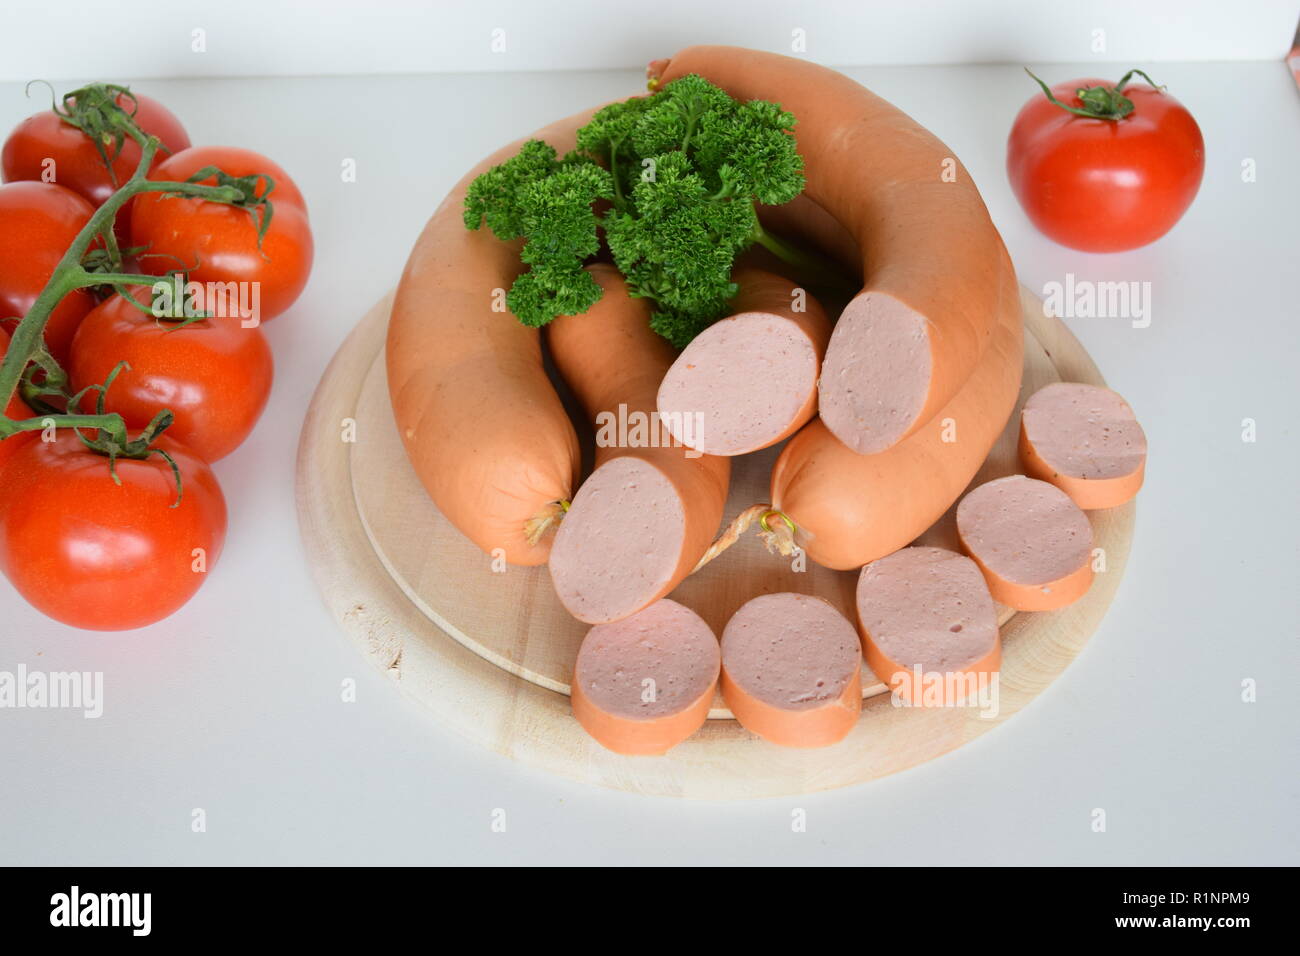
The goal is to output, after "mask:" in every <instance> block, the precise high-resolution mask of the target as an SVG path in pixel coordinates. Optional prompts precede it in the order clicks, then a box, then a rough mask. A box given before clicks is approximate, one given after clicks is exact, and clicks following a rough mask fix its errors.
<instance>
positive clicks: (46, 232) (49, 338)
mask: <svg viewBox="0 0 1300 956" xmlns="http://www.w3.org/2000/svg"><path fill="white" fill-rule="evenodd" d="M94 214H95V208H94V207H93V206H92V205H91V204H90V203H88V202H87V201H86V200H85V199H83V198H81V197H80V196H78V195H77V194H76V193H74V192H73V191H72V190H70V189H64V188H63V187H62V186H56V185H55V184H53V183H29V182H18V183H7V184H6V185H4V186H0V321H2V322H4V327H5V328H7V329H9V330H10V331H12V330H13V328H14V327H15V326H16V325H17V324H18V322H17V320H19V319H21V318H22V317H23V316H24V315H26V314H27V311H28V310H29V309H30V308H31V307H32V304H33V303H34V302H35V301H36V299H37V297H38V296H39V295H40V294H41V291H42V290H43V289H44V288H45V284H46V283H47V282H49V281H50V276H52V275H54V268H55V266H57V265H58V264H59V260H60V259H62V258H63V254H64V253H65V252H67V251H68V246H70V245H72V241H73V240H74V239H76V238H77V233H79V232H80V231H81V228H82V227H83V226H84V225H85V224H86V223H87V222H89V221H90V217H91V216H93V215H94ZM94 304H95V299H94V297H93V296H91V294H90V293H89V292H87V291H85V290H84V289H77V290H75V291H73V292H70V293H69V294H68V295H66V296H64V298H63V301H62V302H60V303H59V304H58V305H57V306H55V308H54V311H53V313H51V315H50V320H49V324H48V325H46V326H45V343H46V346H47V347H48V348H49V350H50V354H51V355H53V356H54V357H55V358H56V359H58V360H59V362H60V363H62V362H65V361H66V360H67V357H68V347H69V346H70V345H71V344H72V336H73V335H74V334H75V333H76V331H77V326H78V325H79V324H80V323H81V320H82V318H83V317H84V316H85V315H86V313H87V312H89V311H90V310H91V308H92V307H93V306H94Z"/></svg>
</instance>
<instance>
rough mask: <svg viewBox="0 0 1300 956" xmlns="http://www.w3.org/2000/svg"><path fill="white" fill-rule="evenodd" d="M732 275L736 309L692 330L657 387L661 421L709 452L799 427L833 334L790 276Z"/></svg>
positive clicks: (732, 450) (769, 440)
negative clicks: (691, 337) (692, 334)
mask: <svg viewBox="0 0 1300 956" xmlns="http://www.w3.org/2000/svg"><path fill="white" fill-rule="evenodd" d="M734 279H735V281H736V283H737V284H738V285H739V286H740V292H739V293H737V296H736V300H735V303H734V308H735V310H736V311H735V312H734V313H733V314H732V315H731V316H730V317H729V318H726V319H722V320H721V321H719V322H715V323H714V324H713V325H711V326H709V327H708V328H707V329H705V330H704V331H703V332H701V333H700V334H699V335H697V336H696V337H695V339H694V340H693V341H692V342H691V344H690V345H688V346H686V349H685V350H684V351H683V352H682V354H681V355H680V356H678V357H677V360H676V361H675V362H674V363H673V365H672V368H670V369H669V370H668V374H667V375H665V376H664V380H663V382H662V383H661V384H660V386H659V396H658V405H659V414H660V416H661V417H662V418H663V421H664V425H665V427H666V428H667V429H668V430H669V431H670V432H671V433H672V435H673V437H674V438H676V439H677V440H678V441H680V442H681V443H682V444H684V445H687V446H688V447H690V448H694V449H695V450H696V451H702V452H706V453H707V454H710V455H728V456H730V455H743V454H746V453H748V452H751V451H758V450H759V449H761V448H767V447H768V446H769V445H775V444H776V443H777V442H779V441H782V440H783V439H785V438H788V437H789V436H790V435H793V434H794V433H795V432H796V431H798V430H799V429H800V428H801V427H803V425H804V423H805V422H807V421H808V419H810V418H812V416H813V415H814V413H815V412H816V411H817V376H818V374H819V372H820V369H821V360H822V355H823V354H824V353H825V352H826V342H827V340H828V339H829V338H830V335H831V323H830V319H828V318H827V317H826V313H825V312H824V311H823V310H822V307H821V306H820V305H819V304H818V303H817V301H816V300H815V299H813V298H812V297H811V296H809V295H808V294H807V293H806V292H803V291H802V290H800V289H799V288H798V287H797V286H796V285H795V284H794V283H793V282H790V281H789V280H787V279H783V278H781V277H780V276H775V275H772V274H771V273H770V272H763V271H762V270H759V269H741V270H737V272H736V274H735V276H734ZM796 307H799V311H796V310H795V308H796Z"/></svg>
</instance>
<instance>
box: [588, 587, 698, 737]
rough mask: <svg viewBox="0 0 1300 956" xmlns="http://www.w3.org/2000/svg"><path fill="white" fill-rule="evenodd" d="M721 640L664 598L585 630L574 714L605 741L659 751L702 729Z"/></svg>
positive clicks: (691, 614) (693, 615)
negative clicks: (621, 617) (634, 611)
mask: <svg viewBox="0 0 1300 956" xmlns="http://www.w3.org/2000/svg"><path fill="white" fill-rule="evenodd" d="M719 660H720V655H719V650H718V639H717V638H716V637H715V636H714V634H713V631H712V630H710V628H709V625H707V624H706V623H704V620H703V619H702V618H701V617H700V616H699V615H698V614H696V613H695V612H694V611H692V610H691V609H690V608H687V607H683V606H682V605H680V604H678V603H677V602H676V601H669V600H667V599H666V598H665V599H664V600H662V601H656V602H655V603H654V604H652V605H650V606H649V607H648V608H646V609H645V610H643V611H641V612H639V613H637V614H634V615H632V616H631V617H627V618H624V619H623V620H621V621H616V622H614V623H612V624H598V625H596V626H595V627H593V628H592V629H591V630H590V631H588V632H587V636H586V637H585V638H584V639H583V641H582V647H581V648H580V649H579V650H578V660H577V664H576V665H575V666H574V671H573V689H572V699H573V716H574V717H576V718H577V719H578V722H579V723H580V724H582V727H583V729H584V730H586V731H587V733H589V734H591V736H592V737H594V738H595V739H596V740H597V741H598V742H599V743H600V744H601V745H602V746H603V747H605V748H607V749H609V750H612V751H614V752H615V753H621V754H662V753H664V752H666V751H667V750H669V749H671V748H672V747H675V746H676V745H677V744H679V743H681V742H682V741H683V740H685V739H686V738H687V737H689V736H690V735H691V734H693V733H695V731H697V730H699V728H700V726H701V725H703V723H704V721H705V720H706V719H707V718H708V716H709V707H710V705H711V704H712V702H713V693H714V690H715V688H716V686H717V682H718V667H719Z"/></svg>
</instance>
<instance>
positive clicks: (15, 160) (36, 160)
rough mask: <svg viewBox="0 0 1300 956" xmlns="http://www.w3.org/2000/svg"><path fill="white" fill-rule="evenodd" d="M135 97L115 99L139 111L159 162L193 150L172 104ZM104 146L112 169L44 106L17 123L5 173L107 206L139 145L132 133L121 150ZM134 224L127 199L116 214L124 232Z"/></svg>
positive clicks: (0, 154) (9, 178)
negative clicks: (52, 185) (156, 146)
mask: <svg viewBox="0 0 1300 956" xmlns="http://www.w3.org/2000/svg"><path fill="white" fill-rule="evenodd" d="M132 96H134V98H135V102H134V103H132V102H131V96H127V95H126V94H118V96H117V100H116V102H117V105H118V106H120V107H122V109H124V110H126V111H127V112H128V113H131V112H132V110H134V119H135V123H136V125H137V126H139V127H140V129H141V130H143V131H144V132H145V133H148V134H150V135H152V136H157V137H158V139H159V140H160V141H161V143H162V145H163V148H162V149H160V150H159V151H158V156H157V158H156V159H155V160H154V163H153V165H154V166H157V165H158V163H160V162H162V161H163V160H164V159H166V157H167V155H168V153H178V152H180V151H181V150H183V149H188V148H189V145H190V137H189V135H188V134H187V133H186V132H185V127H184V126H182V125H181V121H180V120H178V119H177V118H176V117H175V115H173V114H172V112H171V111H170V110H169V109H167V107H165V106H163V105H162V104H161V103H159V102H158V101H157V100H155V99H152V98H150V97H148V96H144V95H142V94H140V93H134V94H132ZM104 149H105V152H106V154H107V156H108V157H109V158H110V159H111V161H112V164H111V170H112V171H111V172H110V167H109V166H106V165H105V164H104V157H103V156H101V155H100V153H99V150H97V149H96V148H95V143H94V142H93V141H92V140H91V138H90V137H89V136H87V135H86V134H85V133H83V132H82V131H81V130H80V129H78V128H77V127H75V126H73V125H72V124H71V123H68V122H66V121H65V120H64V119H63V118H62V117H60V116H59V114H57V113H56V112H54V110H44V111H43V112H40V113H37V114H36V115H35V116H29V117H27V119H25V120H23V121H22V122H21V123H19V124H18V125H17V126H16V127H14V130H13V132H12V133H10V134H9V138H8V139H6V140H5V143H4V148H3V150H0V171H2V172H3V174H4V180H5V182H14V181H16V180H34V181H37V182H55V183H58V184H59V185H60V186H63V187H65V188H67V189H71V190H72V191H73V192H75V193H77V194H78V195H79V196H81V197H83V198H85V199H87V200H89V201H90V202H91V203H93V204H94V205H96V206H102V205H103V204H104V200H106V199H107V198H108V197H109V196H111V195H112V194H113V193H114V192H115V191H116V190H117V189H118V188H119V187H120V186H121V185H122V184H123V183H125V182H126V181H127V180H128V179H130V178H131V174H132V173H134V172H135V169H136V167H137V166H138V165H140V145H139V144H138V143H136V141H135V140H133V139H131V138H130V137H127V138H126V139H124V140H123V142H122V148H121V149H120V150H117V147H116V145H115V144H113V143H108V144H106V145H105V147H104ZM130 222H131V204H130V203H128V204H127V205H126V206H124V207H123V208H122V210H121V211H120V212H119V213H118V215H117V223H116V226H117V231H118V234H119V235H120V236H128V235H130Z"/></svg>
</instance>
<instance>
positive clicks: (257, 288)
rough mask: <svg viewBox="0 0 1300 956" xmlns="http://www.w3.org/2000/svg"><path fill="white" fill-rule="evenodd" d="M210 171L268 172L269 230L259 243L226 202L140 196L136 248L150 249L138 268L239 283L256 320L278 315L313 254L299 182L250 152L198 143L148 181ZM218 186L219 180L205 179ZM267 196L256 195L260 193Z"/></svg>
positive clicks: (249, 220)
mask: <svg viewBox="0 0 1300 956" xmlns="http://www.w3.org/2000/svg"><path fill="white" fill-rule="evenodd" d="M207 166H216V167H218V168H220V169H221V170H222V171H223V172H225V173H228V174H229V175H231V176H250V175H253V174H255V173H263V174H265V175H268V176H270V177H272V178H273V179H274V181H275V189H274V190H273V191H272V192H271V195H270V201H271V204H272V206H273V207H274V212H273V214H272V216H271V225H270V227H269V228H268V229H267V231H266V235H265V237H264V238H263V239H262V245H261V247H260V248H259V247H258V244H257V224H256V222H255V221H254V219H253V216H252V215H250V214H249V212H248V210H245V209H237V208H235V207H234V206H227V205H224V204H222V203H214V202H206V201H205V200H202V199H195V198H192V197H180V196H163V195H162V194H160V193H148V194H146V195H143V196H140V197H139V198H138V199H137V204H136V208H135V217H134V219H133V221H132V226H131V245H133V246H146V247H147V248H146V250H145V252H144V254H142V256H141V260H140V261H141V265H142V266H143V268H144V270H145V272H147V273H149V274H150V275H161V274H163V273H164V272H167V271H168V270H169V269H177V268H181V269H185V270H186V271H187V273H188V275H189V278H190V280H191V281H194V282H199V283H203V284H207V283H210V282H219V283H226V282H236V283H241V284H247V285H241V288H244V289H246V290H247V299H248V300H249V301H251V302H256V303H257V305H256V310H257V313H258V314H257V316H256V317H257V319H258V320H259V321H263V322H264V321H267V320H268V319H272V318H275V316H277V315H280V314H281V313H282V312H284V311H285V310H287V309H288V308H289V306H291V305H292V304H293V302H294V300H295V299H297V298H298V295H299V294H300V293H301V292H302V290H303V287H304V286H306V284H307V277H308V275H309V274H310V273H311V263H312V255H313V246H312V236H311V227H310V225H308V222H307V206H306V203H305V202H304V200H303V197H302V193H301V192H300V191H299V190H298V187H297V185H296V184H295V183H294V181H293V180H292V179H290V178H289V175H288V174H287V173H285V171H284V170H283V169H281V168H280V167H279V166H277V165H276V164H275V163H273V162H271V161H270V160H269V159H267V158H266V157H265V156H260V155H258V154H257V153H254V152H251V151H250V150H246V149H236V148H233V147H225V146H221V147H218V146H196V147H194V148H192V149H187V150H184V151H183V152H179V153H177V154H176V155H175V156H172V157H171V158H170V159H168V160H166V161H165V162H163V163H160V164H159V165H158V167H157V168H156V169H154V171H153V172H152V173H151V174H150V178H151V179H156V180H172V181H177V182H179V181H183V180H187V179H189V178H190V177H191V176H192V175H194V174H195V173H197V172H198V171H199V170H201V169H203V168H204V167H207ZM204 182H205V183H208V184H215V182H216V180H215V178H209V179H207V180H204ZM263 193H264V190H263V189H259V190H258V195H262V194H263Z"/></svg>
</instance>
